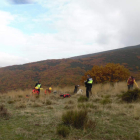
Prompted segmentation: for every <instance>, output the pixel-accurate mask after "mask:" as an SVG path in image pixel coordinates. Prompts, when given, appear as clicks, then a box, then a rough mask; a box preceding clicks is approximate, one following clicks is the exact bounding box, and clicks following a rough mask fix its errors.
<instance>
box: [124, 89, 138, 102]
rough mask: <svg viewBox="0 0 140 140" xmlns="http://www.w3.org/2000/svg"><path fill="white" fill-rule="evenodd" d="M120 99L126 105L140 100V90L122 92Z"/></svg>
mask: <svg viewBox="0 0 140 140" xmlns="http://www.w3.org/2000/svg"><path fill="white" fill-rule="evenodd" d="M121 98H122V100H123V101H125V102H128V103H131V102H133V101H136V100H138V99H140V90H139V89H134V90H128V91H127V92H124V93H123V94H122V95H121Z"/></svg>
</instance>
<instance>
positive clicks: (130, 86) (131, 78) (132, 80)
mask: <svg viewBox="0 0 140 140" xmlns="http://www.w3.org/2000/svg"><path fill="white" fill-rule="evenodd" d="M134 84H135V85H136V87H137V88H139V87H138V84H137V83H136V81H135V78H134V77H133V76H130V77H129V78H128V80H127V86H128V90H130V89H133V85H134Z"/></svg>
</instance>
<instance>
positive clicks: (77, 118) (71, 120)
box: [62, 110, 88, 129]
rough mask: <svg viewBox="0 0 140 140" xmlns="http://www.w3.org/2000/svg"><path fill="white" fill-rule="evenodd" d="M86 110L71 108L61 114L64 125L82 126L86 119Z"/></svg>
mask: <svg viewBox="0 0 140 140" xmlns="http://www.w3.org/2000/svg"><path fill="white" fill-rule="evenodd" d="M87 114H88V112H87V110H79V111H77V110H75V111H73V110H71V111H67V112H66V113H64V114H63V115H62V121H63V123H64V124H65V125H71V126H73V127H75V128H77V129H78V128H84V125H85V124H86V123H87V121H88V115H87Z"/></svg>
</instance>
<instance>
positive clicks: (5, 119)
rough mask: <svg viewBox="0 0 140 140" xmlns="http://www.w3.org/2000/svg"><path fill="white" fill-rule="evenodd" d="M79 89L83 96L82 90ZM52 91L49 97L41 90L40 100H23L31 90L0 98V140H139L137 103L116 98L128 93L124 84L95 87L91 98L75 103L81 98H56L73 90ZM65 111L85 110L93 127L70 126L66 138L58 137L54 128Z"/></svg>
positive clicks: (139, 112) (138, 107)
mask: <svg viewBox="0 0 140 140" xmlns="http://www.w3.org/2000/svg"><path fill="white" fill-rule="evenodd" d="M138 84H139V85H140V83H139V82H138ZM81 88H82V89H83V90H84V96H85V87H81ZM54 90H57V92H58V93H57V94H53V93H52V94H51V95H50V96H49V95H44V91H43V90H42V91H41V95H40V97H39V98H36V97H34V96H30V97H29V98H26V95H31V91H32V90H27V91H11V92H9V93H7V94H2V95H0V108H1V106H2V105H4V107H5V108H6V109H7V111H6V110H5V113H4V115H5V114H6V115H5V116H3V115H1V111H0V140H61V139H67V140H140V104H139V101H137V102H133V103H129V104H128V103H125V102H123V101H121V99H120V98H119V95H120V94H122V93H121V92H122V91H127V87H126V83H123V82H122V83H117V84H115V85H114V86H111V85H110V84H109V83H108V84H105V85H100V84H99V85H94V86H93V89H92V92H93V94H92V96H90V99H89V100H88V101H85V102H84V101H83V102H78V98H79V97H80V96H81V95H72V96H71V97H70V98H60V97H59V94H60V93H70V94H72V93H73V90H74V89H73V87H67V88H64V89H60V88H58V87H57V88H54ZM68 110H86V111H87V112H88V118H90V120H92V122H94V124H92V123H91V125H94V126H93V127H90V129H88V128H83V129H76V128H74V127H72V126H69V131H70V133H69V135H68V136H67V137H65V138H63V137H62V136H61V135H58V134H57V133H56V131H57V126H58V125H59V124H62V123H63V122H62V119H61V118H62V114H63V113H65V112H66V111H68Z"/></svg>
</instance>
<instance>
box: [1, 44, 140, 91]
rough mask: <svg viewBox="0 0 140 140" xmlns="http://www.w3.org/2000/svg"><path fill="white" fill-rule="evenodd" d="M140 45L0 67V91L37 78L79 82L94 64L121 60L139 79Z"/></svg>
mask: <svg viewBox="0 0 140 140" xmlns="http://www.w3.org/2000/svg"><path fill="white" fill-rule="evenodd" d="M139 54H140V45H138V46H132V47H126V48H122V49H117V50H112V51H107V52H101V53H97V54H89V55H85V56H79V57H74V58H70V59H59V60H45V61H40V62H35V63H29V64H25V65H15V66H9V67H5V68H0V83H1V84H0V92H5V91H8V90H15V89H28V88H33V87H34V85H35V83H36V82H37V81H38V80H41V83H42V85H43V86H60V87H64V86H70V85H75V84H80V80H81V77H82V76H83V75H84V74H85V72H86V71H87V70H91V68H92V67H93V66H95V65H105V64H106V63H110V62H111V63H120V64H122V65H124V66H125V67H126V68H128V69H129V70H130V71H131V74H133V75H134V76H136V79H140V74H139V69H140V63H139V61H140V55H139Z"/></svg>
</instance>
